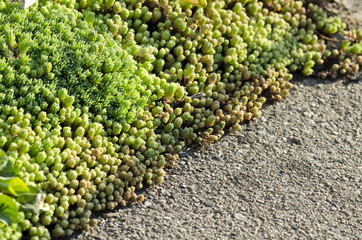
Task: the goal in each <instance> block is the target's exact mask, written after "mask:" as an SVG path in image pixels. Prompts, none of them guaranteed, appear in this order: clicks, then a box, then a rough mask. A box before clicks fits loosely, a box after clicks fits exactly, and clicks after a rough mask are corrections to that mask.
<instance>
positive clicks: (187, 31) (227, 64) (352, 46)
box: [0, 0, 362, 239]
mask: <svg viewBox="0 0 362 240" xmlns="http://www.w3.org/2000/svg"><path fill="white" fill-rule="evenodd" d="M196 2H197V3H196ZM0 22H1V23H0V90H1V91H0V147H1V148H2V150H3V151H4V154H6V156H7V158H8V161H9V162H10V163H11V164H12V165H13V166H14V167H16V168H17V169H19V178H21V179H22V181H24V182H25V183H26V184H30V185H32V186H34V187H37V188H39V189H40V190H41V191H42V193H43V194H41V195H39V196H42V198H41V199H40V200H39V201H41V203H42V204H41V205H42V208H41V209H40V210H39V211H33V210H29V209H26V208H22V207H21V206H19V214H18V216H17V218H16V221H15V220H14V221H12V223H9V222H6V221H2V222H1V221H0V238H1V239H17V238H19V237H21V236H29V237H30V238H31V239H49V238H51V237H53V238H60V237H65V236H70V235H72V234H73V232H74V231H76V230H78V229H80V230H87V229H89V228H90V227H92V226H94V225H95V224H96V221H95V220H94V219H92V218H91V215H92V213H94V212H97V211H102V210H106V209H107V210H113V209H115V208H116V207H117V206H125V205H126V204H127V203H129V202H138V201H142V199H143V197H142V196H138V195H137V194H136V193H135V191H136V190H137V189H141V188H143V187H144V186H149V185H153V184H159V183H162V182H163V177H164V174H165V172H164V167H165V166H166V167H167V166H173V164H175V161H176V160H177V158H178V155H177V154H178V152H179V151H180V150H181V149H182V148H183V147H184V146H185V145H187V144H191V143H194V144H198V145H202V146H204V145H207V144H209V143H211V142H214V141H217V140H218V139H219V138H220V137H221V136H222V135H223V134H224V133H225V132H231V131H237V130H240V129H241V124H243V123H245V122H247V121H250V120H252V119H254V118H257V117H259V116H260V115H261V108H262V106H263V104H264V103H265V102H266V101H267V100H282V99H283V98H285V97H286V96H287V95H288V93H289V90H290V89H291V88H292V84H291V83H290V80H291V79H292V77H293V75H292V74H293V73H295V72H302V73H303V74H305V75H311V74H314V69H316V68H317V69H319V76H320V77H321V78H326V77H329V76H330V77H336V76H337V74H341V75H345V76H347V77H348V78H349V79H352V80H353V79H354V78H357V74H358V71H359V67H360V65H361V63H362V59H361V58H362V56H361V49H362V45H361V39H362V31H361V30H358V31H348V32H347V31H345V28H346V25H345V24H344V23H343V22H342V21H341V20H340V19H338V18H331V17H328V16H327V15H326V14H325V13H324V12H323V10H322V9H321V8H320V7H318V6H316V5H313V4H308V3H306V2H304V1H271V0H264V1H256V0H240V1H231V0H224V1H220V0H216V1H209V2H206V1H168V0H144V1H136V0H127V1H115V0H106V1H101V0H81V1H75V0H73V1H65V0H62V1H54V2H53V1H45V0H43V1H40V2H39V3H37V4H36V5H34V6H32V7H31V8H29V9H26V10H21V9H20V8H19V6H18V5H17V4H7V3H5V2H0ZM336 34H339V35H341V36H343V37H344V39H345V40H343V41H340V42H338V44H336V46H331V45H329V44H328V41H327V40H328V39H334V36H335V35H336ZM336 41H337V40H336ZM338 41H339V40H338ZM2 216H5V215H1V209H0V219H1V217H2Z"/></svg>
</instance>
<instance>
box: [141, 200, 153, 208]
mask: <svg viewBox="0 0 362 240" xmlns="http://www.w3.org/2000/svg"><path fill="white" fill-rule="evenodd" d="M143 204H144V205H145V206H146V207H150V206H151V205H152V203H151V202H149V201H145V202H144V203H143Z"/></svg>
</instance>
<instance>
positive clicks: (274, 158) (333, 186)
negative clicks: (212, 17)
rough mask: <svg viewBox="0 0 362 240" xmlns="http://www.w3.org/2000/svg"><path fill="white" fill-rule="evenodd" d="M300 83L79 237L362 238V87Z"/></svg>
mask: <svg viewBox="0 0 362 240" xmlns="http://www.w3.org/2000/svg"><path fill="white" fill-rule="evenodd" d="M358 1H359V0H356V1H352V2H355V3H358ZM345 2H346V1H345ZM346 6H347V7H348V3H346ZM352 6H355V5H352ZM361 11H362V9H361ZM361 11H360V12H361ZM357 15H358V14H357ZM361 15H362V14H359V16H361ZM295 85H296V88H295V90H293V91H292V92H291V95H290V97H289V98H288V99H287V100H285V101H283V102H279V103H276V104H273V105H269V106H266V107H265V108H264V109H263V116H262V117H261V118H260V119H258V120H256V121H253V122H251V123H250V124H249V125H248V126H245V129H244V130H242V131H240V132H238V133H234V134H232V135H228V136H225V137H224V138H222V139H221V140H220V141H219V142H217V143H216V144H213V145H212V146H210V147H208V148H206V149H203V150H202V149H191V150H188V151H186V152H184V153H183V154H182V155H181V157H180V160H179V161H178V163H177V164H176V166H175V167H174V168H173V169H171V170H170V171H168V172H167V175H166V177H165V182H164V183H163V184H161V185H159V186H156V187H153V188H149V189H147V190H146V192H145V193H144V196H145V201H144V202H143V203H140V204H135V205H131V206H129V207H126V208H121V209H118V210H117V211H116V212H111V213H103V214H101V215H98V216H97V219H98V220H99V224H98V226H97V227H96V228H94V229H91V230H90V231H88V232H86V233H83V234H81V235H75V236H73V237H72V238H71V239H109V240H116V239H117V240H118V239H362V195H361V191H362V179H361V176H362V108H361V104H362V82H361V80H360V81H359V82H354V83H349V84H345V83H344V82H343V81H341V80H340V81H335V82H328V81H327V82H323V83H322V82H318V81H316V80H313V79H305V80H301V81H297V82H296V83H295Z"/></svg>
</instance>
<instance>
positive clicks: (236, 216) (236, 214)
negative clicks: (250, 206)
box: [234, 213, 248, 221]
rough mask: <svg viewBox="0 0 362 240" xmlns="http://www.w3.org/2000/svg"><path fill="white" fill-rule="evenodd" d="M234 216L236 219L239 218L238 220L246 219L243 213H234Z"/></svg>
mask: <svg viewBox="0 0 362 240" xmlns="http://www.w3.org/2000/svg"><path fill="white" fill-rule="evenodd" d="M234 217H235V218H236V219H237V220H239V221H246V220H248V218H247V217H245V216H244V215H243V214H241V213H235V214H234Z"/></svg>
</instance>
